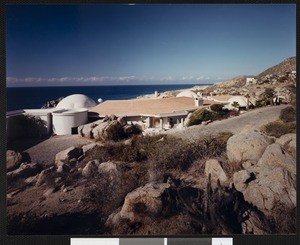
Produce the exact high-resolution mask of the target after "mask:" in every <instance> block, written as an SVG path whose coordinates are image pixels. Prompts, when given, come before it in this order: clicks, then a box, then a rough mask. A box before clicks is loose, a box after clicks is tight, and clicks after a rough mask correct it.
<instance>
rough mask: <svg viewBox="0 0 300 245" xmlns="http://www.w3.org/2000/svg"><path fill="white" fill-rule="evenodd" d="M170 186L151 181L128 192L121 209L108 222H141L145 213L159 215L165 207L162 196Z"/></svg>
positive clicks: (153, 215) (112, 223)
mask: <svg viewBox="0 0 300 245" xmlns="http://www.w3.org/2000/svg"><path fill="white" fill-rule="evenodd" d="M169 187H170V185H169V184H167V183H157V182H150V183H148V184H146V185H144V186H142V187H139V188H137V189H135V190H134V191H132V192H130V193H128V194H127V196H126V197H125V201H124V204H123V206H122V208H121V210H120V211H119V212H117V213H114V214H113V215H111V216H110V217H109V219H108V221H107V224H109V225H115V224H117V223H118V222H120V220H121V219H127V220H129V221H130V222H139V221H142V220H143V218H144V216H145V215H147V216H152V217H156V216H159V215H160V214H161V212H162V209H163V201H162V196H163V194H164V193H165V192H166V191H167V190H168V188H169Z"/></svg>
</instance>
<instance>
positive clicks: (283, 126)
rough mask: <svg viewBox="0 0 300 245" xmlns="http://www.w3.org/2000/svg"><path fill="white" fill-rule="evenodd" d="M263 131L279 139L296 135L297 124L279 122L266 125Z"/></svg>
mask: <svg viewBox="0 0 300 245" xmlns="http://www.w3.org/2000/svg"><path fill="white" fill-rule="evenodd" d="M263 130H264V131H265V133H266V134H267V135H269V136H275V137H277V138H279V137H280V136H282V135H284V134H288V133H296V123H295V122H288V123H284V122H282V121H279V120H278V121H275V122H270V123H268V124H266V125H264V126H263Z"/></svg>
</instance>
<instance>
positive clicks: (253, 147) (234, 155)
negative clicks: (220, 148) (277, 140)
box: [226, 132, 272, 164]
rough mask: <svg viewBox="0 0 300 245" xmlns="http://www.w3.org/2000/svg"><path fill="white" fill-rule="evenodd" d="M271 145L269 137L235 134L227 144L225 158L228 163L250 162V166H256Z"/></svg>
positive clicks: (259, 134)
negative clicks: (226, 157)
mask: <svg viewBox="0 0 300 245" xmlns="http://www.w3.org/2000/svg"><path fill="white" fill-rule="evenodd" d="M271 143H272V141H271V140H270V138H269V137H267V136H265V135H263V134H262V133H259V132H250V133H240V134H236V135H233V136H232V137H230V138H229V140H228V142H227V147H226V151H227V156H228V159H229V161H230V162H235V163H242V162H245V161H250V162H251V163H252V164H256V163H257V162H258V160H259V159H260V157H261V156H262V154H263V153H264V151H265V149H266V148H267V146H268V145H270V144H271Z"/></svg>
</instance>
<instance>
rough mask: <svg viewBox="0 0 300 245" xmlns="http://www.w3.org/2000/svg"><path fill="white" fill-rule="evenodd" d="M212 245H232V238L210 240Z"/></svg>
mask: <svg viewBox="0 0 300 245" xmlns="http://www.w3.org/2000/svg"><path fill="white" fill-rule="evenodd" d="M212 245H233V239H232V238H227V237H226V238H221V237H218V238H212Z"/></svg>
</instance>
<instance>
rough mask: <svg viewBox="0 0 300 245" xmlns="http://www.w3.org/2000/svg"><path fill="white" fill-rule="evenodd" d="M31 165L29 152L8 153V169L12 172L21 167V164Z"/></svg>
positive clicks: (9, 151)
mask: <svg viewBox="0 0 300 245" xmlns="http://www.w3.org/2000/svg"><path fill="white" fill-rule="evenodd" d="M25 162H27V163H31V158H30V156H29V154H28V153H27V152H22V153H21V152H17V151H12V150H8V151H6V169H7V171H12V170H15V169H17V168H19V167H20V165H21V163H25Z"/></svg>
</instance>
